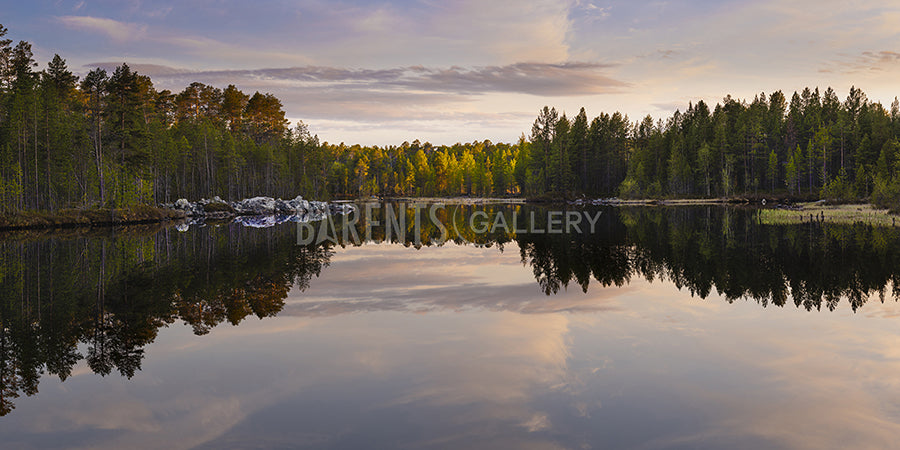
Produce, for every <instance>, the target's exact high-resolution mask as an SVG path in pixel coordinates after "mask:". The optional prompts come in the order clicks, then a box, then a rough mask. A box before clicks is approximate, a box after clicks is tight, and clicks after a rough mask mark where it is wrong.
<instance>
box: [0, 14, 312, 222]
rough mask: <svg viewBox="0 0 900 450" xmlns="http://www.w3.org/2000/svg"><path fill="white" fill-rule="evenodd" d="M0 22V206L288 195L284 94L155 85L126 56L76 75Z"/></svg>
mask: <svg viewBox="0 0 900 450" xmlns="http://www.w3.org/2000/svg"><path fill="white" fill-rule="evenodd" d="M6 32H7V30H6V29H5V28H3V27H2V26H0V210H2V211H5V212H15V211H21V210H26V209H27V210H33V209H42V210H54V209H57V208H61V207H68V206H83V205H100V206H111V207H119V206H125V205H129V204H134V203H150V204H155V203H158V202H164V201H172V200H174V199H176V198H178V197H188V198H199V197H201V196H207V197H211V196H213V195H220V196H223V197H231V198H235V197H244V196H251V195H273V196H286V195H296V191H297V186H301V185H304V184H306V185H309V184H310V183H308V182H307V181H305V180H304V179H302V178H301V175H302V174H303V169H304V167H305V164H306V163H307V162H309V161H308V158H305V156H306V155H307V154H315V153H316V152H314V151H310V152H308V151H307V149H308V148H318V147H319V145H318V142H317V141H316V139H315V138H314V137H313V136H310V134H309V132H308V130H307V128H306V127H305V126H304V125H303V124H302V123H300V124H298V125H297V127H295V128H294V129H292V130H289V129H287V125H288V123H287V120H285V118H284V111H283V110H282V105H281V102H280V101H279V100H278V99H277V98H275V97H274V96H272V95H270V94H261V93H259V92H256V93H254V94H253V95H252V96H250V95H247V94H244V93H243V92H241V91H240V90H238V89H237V88H235V87H234V86H233V85H231V86H228V87H227V88H225V89H224V90H222V89H219V88H215V87H212V86H207V85H204V84H202V83H192V84H191V85H190V86H188V87H187V88H186V89H184V90H183V91H182V92H180V93H177V94H174V93H172V92H170V91H168V90H162V91H158V90H156V89H155V88H154V87H153V83H152V82H151V80H150V78H149V77H147V76H144V75H139V74H138V73H136V72H134V71H132V70H131V69H130V68H129V67H128V65H126V64H123V65H121V66H119V67H118V68H116V69H115V71H114V72H113V73H112V74H108V73H107V72H106V71H105V70H103V69H99V68H98V69H95V70H92V71H91V72H90V73H88V74H87V75H86V76H84V78H83V79H81V80H79V79H78V77H76V76H74V75H73V74H72V72H71V71H70V70H69V69H68V68H67V67H66V63H65V60H63V59H62V58H60V57H59V55H56V56H54V57H53V60H52V61H51V62H50V63H49V64H48V66H47V68H46V69H45V70H42V71H39V72H38V71H36V68H37V64H36V63H35V62H34V58H33V54H32V51H31V44H29V43H28V42H25V41H20V42H19V43H18V44H17V45H15V46H12V41H11V40H9V39H2V38H3V37H4V36H5V34H6Z"/></svg>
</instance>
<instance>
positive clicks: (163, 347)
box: [0, 205, 900, 449]
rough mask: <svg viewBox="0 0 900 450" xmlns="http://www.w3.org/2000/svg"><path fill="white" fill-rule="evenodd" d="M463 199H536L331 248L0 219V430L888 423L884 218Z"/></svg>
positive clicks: (893, 369)
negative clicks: (771, 217) (472, 223)
mask: <svg viewBox="0 0 900 450" xmlns="http://www.w3.org/2000/svg"><path fill="white" fill-rule="evenodd" d="M389 207H391V208H397V205H393V206H390V205H389ZM478 210H483V211H485V212H486V213H487V214H488V217H491V218H493V217H495V214H496V213H498V212H499V213H501V214H508V215H509V214H516V213H522V212H525V211H528V212H530V211H537V212H538V214H537V217H539V218H540V217H543V216H545V211H546V210H543V209H531V208H530V207H525V206H502V205H493V206H484V207H477V206H474V207H466V208H465V209H464V210H463V211H462V212H461V214H460V216H459V217H456V218H454V217H451V215H450V214H443V213H442V215H440V216H439V218H440V219H441V221H442V223H443V224H444V225H445V226H446V228H447V229H448V230H450V232H449V234H450V236H449V237H450V239H452V240H451V241H450V242H447V243H444V244H443V245H440V246H437V245H429V244H430V243H432V242H434V241H436V240H437V239H436V238H435V236H436V235H437V234H439V233H437V231H436V230H435V229H434V228H429V227H428V226H427V225H426V226H425V227H424V228H423V229H422V230H421V231H420V232H419V233H415V232H414V231H415V230H412V229H410V232H409V233H407V235H406V237H405V238H404V239H402V240H401V239H397V238H394V239H393V240H394V241H395V242H384V235H383V234H379V232H378V231H376V232H375V235H374V237H373V239H372V241H369V242H367V243H364V244H362V245H352V243H351V242H345V241H342V240H340V239H339V242H341V243H343V244H344V246H342V245H340V244H337V245H336V244H334V243H332V242H323V243H320V244H318V245H316V244H311V245H307V246H301V245H297V244H296V239H297V235H296V225H295V224H290V223H288V224H283V225H279V226H276V227H272V228H266V229H252V228H246V227H241V226H240V225H237V224H230V225H222V226H218V227H216V226H213V225H211V224H210V225H207V226H204V227H199V226H192V227H190V229H189V230H188V231H186V232H177V231H175V229H174V228H169V229H140V230H129V231H122V230H119V231H116V232H110V231H107V232H103V233H101V234H99V235H90V234H88V235H51V236H31V235H22V236H17V237H14V238H13V237H7V239H6V240H4V241H2V242H0V252H2V253H0V255H2V258H3V264H2V266H0V267H2V273H0V287H2V289H3V291H2V292H3V295H4V296H5V298H4V301H3V304H2V311H0V319H2V323H3V329H2V335H0V388H2V397H0V406H2V409H0V412H2V413H3V416H2V417H0V436H2V441H3V444H2V446H3V447H4V448H54V447H57V448H71V447H80V448H160V447H164V448H216V449H219V448H247V447H251V448H297V447H309V448H640V449H653V448H748V449H758V448H848V447H852V448H885V447H892V446H894V445H895V443H896V438H897V436H900V375H898V374H900V326H898V325H900V318H898V317H897V316H898V314H900V304H898V303H897V302H896V301H895V292H894V286H900V284H898V283H895V281H896V280H898V275H900V229H895V228H871V227H866V226H861V225H857V226H839V225H831V224H821V223H811V224H804V225H793V226H778V225H768V224H765V223H762V222H761V221H760V218H759V215H758V212H757V211H753V210H735V209H724V208H720V207H702V208H679V209H664V208H652V209H651V208H634V209H604V210H597V211H602V215H601V218H602V219H601V220H600V221H599V222H598V224H597V228H596V229H595V232H594V233H588V232H584V233H580V234H560V235H547V234H526V233H520V234H510V233H504V232H502V231H500V230H494V232H493V233H487V234H477V233H473V232H471V230H466V227H465V226H462V229H460V227H459V226H457V227H454V226H453V225H454V223H456V224H457V225H465V224H464V223H463V222H464V219H460V217H469V216H470V215H471V213H472V212H473V211H478ZM578 211H580V210H578ZM592 211H593V210H592ZM335 222H336V223H334V225H336V226H335V229H336V230H340V229H342V228H345V227H346V226H348V225H347V224H346V220H345V219H342V218H338V219H335ZM361 225H362V224H357V225H356V226H357V227H360V226H361ZM544 225H546V224H544Z"/></svg>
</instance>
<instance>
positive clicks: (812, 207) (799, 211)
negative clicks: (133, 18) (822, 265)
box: [0, 197, 900, 232]
mask: <svg viewBox="0 0 900 450" xmlns="http://www.w3.org/2000/svg"><path fill="white" fill-rule="evenodd" d="M367 201H380V202H383V201H387V202H413V203H429V202H431V203H447V204H465V205H486V204H518V205H524V204H538V205H540V204H544V205H552V204H566V205H572V206H613V207H619V206H648V207H652V206H675V207H678V206H743V205H747V206H752V207H758V208H759V209H760V221H761V222H762V223H764V224H770V225H790V224H800V223H809V222H810V221H819V222H828V223H844V224H853V223H867V224H871V225H876V226H897V222H898V220H897V219H900V216H898V215H894V214H890V213H889V212H888V210H887V209H879V208H876V207H875V206H873V205H872V204H870V203H851V204H841V205H827V204H825V202H824V201H817V202H802V203H794V204H792V205H790V206H785V205H783V204H780V203H779V204H775V203H771V204H770V205H771V206H765V205H764V204H762V203H761V202H754V201H751V200H748V199H735V198H713V199H704V198H694V199H639V200H624V199H618V198H611V199H576V200H570V201H564V200H559V201H543V202H536V201H533V200H531V199H527V198H522V197H518V198H497V197H484V198H480V197H449V198H441V197H388V198H363V199H356V200H344V201H339V202H334V203H337V204H340V203H348V202H350V203H363V202H367ZM219 215H223V216H225V217H221V218H231V217H233V216H237V215H245V214H234V213H231V214H227V213H226V214H221V213H215V212H210V213H208V214H207V215H206V216H205V217H206V218H208V219H216V218H219ZM189 219H190V215H189V214H186V212H185V211H182V210H178V209H174V208H160V207H156V206H150V205H135V206H131V207H128V208H100V209H63V210H59V211H54V212H49V211H25V212H21V213H17V214H14V215H10V216H6V217H0V232H14V231H34V230H39V231H52V230H69V229H78V228H97V229H103V228H115V227H120V226H132V225H147V224H161V223H166V222H178V221H183V220H189Z"/></svg>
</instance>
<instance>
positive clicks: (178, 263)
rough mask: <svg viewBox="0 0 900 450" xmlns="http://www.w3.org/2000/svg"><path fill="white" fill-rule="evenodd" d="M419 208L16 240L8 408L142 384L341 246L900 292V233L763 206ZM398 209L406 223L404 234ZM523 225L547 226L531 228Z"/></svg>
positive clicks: (823, 290) (773, 286)
mask: <svg viewBox="0 0 900 450" xmlns="http://www.w3.org/2000/svg"><path fill="white" fill-rule="evenodd" d="M413 206H414V205H411V204H401V203H385V204H381V205H380V208H379V209H378V210H377V212H375V213H374V215H373V219H375V220H378V221H379V223H380V224H379V226H375V227H372V228H371V231H370V233H369V234H368V236H367V235H366V226H367V224H366V219H365V217H364V216H363V211H364V210H365V208H364V207H362V206H361V207H360V209H359V211H358V214H360V215H361V216H363V217H356V218H354V217H353V216H334V217H332V218H330V219H329V221H328V222H323V223H324V224H325V227H321V225H322V223H319V224H315V226H316V228H318V229H327V230H333V231H330V233H331V236H332V237H333V240H327V241H323V242H321V243H318V244H310V245H305V246H304V245H297V239H298V235H297V234H298V233H297V228H296V226H295V225H294V224H285V225H282V226H277V227H273V228H268V229H254V228H245V227H242V226H240V225H238V224H237V223H232V224H228V225H223V226H219V227H215V226H205V227H192V228H191V229H190V230H189V231H188V232H184V233H180V232H177V231H175V230H174V229H173V228H161V229H152V230H146V231H142V232H128V231H123V230H106V231H103V232H101V234H100V235H99V236H97V235H95V236H87V235H85V236H79V235H76V236H69V237H58V236H57V237H54V236H53V235H51V237H37V238H33V239H32V238H27V239H7V240H2V241H0V268H2V271H0V292H2V293H3V296H2V301H0V415H3V414H7V413H9V412H10V411H11V410H12V409H13V408H14V401H15V398H17V397H18V396H20V395H22V394H24V395H34V394H35V393H36V392H37V390H38V382H39V380H40V377H41V375H42V374H44V373H47V374H49V375H53V376H58V377H59V378H60V379H62V380H65V379H66V378H67V377H68V376H69V375H70V374H71V372H72V370H73V368H74V367H75V365H76V364H77V363H78V362H79V361H82V360H85V361H86V362H87V364H88V366H89V368H90V369H91V370H92V371H94V372H95V373H98V374H101V375H107V374H110V373H112V372H114V371H115V372H118V373H120V374H121V375H123V376H126V377H131V376H132V375H134V374H135V372H136V371H138V370H140V367H141V361H142V358H143V353H144V347H146V346H147V345H149V344H150V343H152V342H153V341H154V340H155V339H156V336H157V333H158V330H159V328H161V327H163V326H167V325H169V324H173V323H176V322H179V321H180V322H181V323H184V324H185V325H188V326H190V327H191V328H192V330H193V332H194V333H196V334H198V335H203V334H206V333H208V332H210V330H211V329H212V328H213V327H215V326H217V325H218V324H221V323H224V322H228V323H230V324H233V325H237V324H239V323H241V322H242V321H243V320H244V319H245V318H246V317H248V316H250V315H255V316H257V317H259V318H263V317H270V316H274V315H276V314H278V313H279V312H280V311H281V310H282V308H283V306H284V299H285V298H286V297H287V295H288V293H289V292H290V290H291V289H292V288H296V289H299V290H301V291H302V290H305V289H306V288H307V287H308V286H309V283H310V280H311V278H312V277H313V276H318V275H319V274H320V272H321V271H322V270H324V269H325V268H326V267H327V266H328V265H329V263H330V261H331V258H332V256H333V254H334V252H335V251H336V249H337V247H339V246H348V245H365V243H367V242H392V243H395V244H397V245H404V246H407V247H410V248H413V247H415V248H419V249H421V248H423V247H431V246H437V245H475V246H480V247H496V248H498V249H499V251H504V250H505V249H506V248H508V247H509V244H510V243H513V242H515V244H516V246H517V247H518V249H519V252H520V257H521V260H522V263H523V264H524V265H525V266H526V267H527V268H530V270H531V271H532V272H533V273H534V277H535V280H536V281H537V283H538V287H536V290H537V292H543V293H546V294H547V295H554V294H557V293H559V292H560V291H562V290H565V289H568V288H569V287H570V286H571V287H573V288H574V289H576V290H583V291H585V292H587V291H588V289H589V287H590V285H591V284H594V285H595V288H597V287H598V286H599V287H600V288H603V287H608V286H623V285H625V284H628V283H629V282H631V280H632V279H635V278H638V277H639V278H645V279H648V280H658V279H666V280H670V281H671V282H672V283H674V285H675V286H677V287H678V288H679V289H687V290H689V291H690V292H691V293H692V294H694V295H697V296H698V297H700V298H707V297H708V296H710V295H711V294H712V293H713V292H718V293H720V294H721V295H722V297H723V298H724V299H725V300H726V301H728V302H732V301H735V300H737V299H741V298H744V299H752V300H755V301H757V302H759V303H760V304H761V305H762V306H768V305H775V306H780V307H781V306H786V305H789V304H793V305H796V306H797V307H800V308H804V309H807V310H819V309H822V308H823V307H824V308H825V309H829V310H830V309H834V308H836V307H837V306H838V304H839V302H840V301H842V299H846V300H847V301H848V302H849V306H850V307H851V308H852V309H853V310H854V311H855V310H856V309H858V308H860V307H862V306H863V305H864V304H865V303H866V302H867V301H868V299H869V298H870V297H872V296H877V297H878V298H880V299H881V300H882V301H883V300H884V298H885V296H886V295H890V296H893V297H894V298H897V297H900V289H898V287H900V229H897V228H894V227H871V226H866V225H862V224H859V225H837V224H829V223H820V222H809V223H806V224H802V225H778V226H776V225H765V224H762V223H760V221H759V214H758V211H755V210H746V209H730V208H720V207H681V208H604V209H590V210H575V211H576V212H580V213H590V214H594V215H595V216H594V217H596V213H597V212H600V213H601V214H600V216H599V219H598V220H597V221H596V226H595V229H594V232H593V233H591V232H590V231H589V229H588V228H587V227H582V229H581V232H580V233H568V234H566V233H563V234H547V233H540V232H539V233H530V232H529V233H516V232H514V231H513V230H514V229H513V228H506V229H504V228H502V227H487V228H485V227H484V225H485V224H493V223H500V221H499V220H498V219H496V217H498V215H500V216H503V217H504V218H505V219H504V220H503V222H504V223H507V224H512V223H513V219H512V216H513V215H518V216H519V217H520V218H525V217H527V218H529V220H530V218H531V217H534V220H535V222H536V223H535V224H534V227H533V228H536V229H538V230H547V229H549V228H548V225H549V224H548V223H547V220H548V215H547V212H548V210H547V209H545V208H541V207H534V206H526V205H509V204H506V205H503V204H495V205H459V206H456V205H447V206H446V207H444V208H442V209H440V210H439V211H436V213H435V215H434V216H435V217H436V218H437V220H438V222H439V223H440V225H438V223H435V222H434V221H432V220H431V218H430V210H429V209H428V208H416V207H413ZM388 210H390V216H392V217H395V218H396V219H397V220H396V223H397V224H398V227H395V228H394V229H392V230H391V231H387V227H385V224H386V223H387V222H388V221H387V220H385V218H386V217H387V216H386V214H388V213H387V211H388ZM476 212H483V213H484V215H483V216H482V217H483V220H480V223H479V222H474V223H475V224H476V225H477V227H476V228H474V229H473V228H472V226H471V225H472V224H473V222H472V221H470V220H469V219H470V218H471V217H473V214H475V213H476ZM532 213H534V214H533V215H532ZM417 214H418V215H420V220H419V225H418V226H417V225H416V220H415V216H416V215H417ZM517 227H518V228H519V229H526V228H530V227H531V224H527V223H525V222H524V221H523V220H520V221H519V224H518V226H517ZM351 229H352V230H351ZM479 229H480V230H482V231H483V232H482V231H479ZM353 232H355V233H356V234H355V235H354V234H353ZM25 236H30V235H25ZM345 236H346V238H345ZM354 236H356V237H358V238H356V237H354ZM412 251H415V250H412ZM888 289H891V290H892V292H887V290H888ZM423 300H427V299H423ZM481 300H482V299H476V298H473V299H464V298H463V299H460V298H455V297H454V298H453V303H452V304H448V305H442V304H440V303H439V302H438V303H432V304H430V305H431V306H432V307H445V308H447V309H451V310H455V309H458V308H460V307H465V306H467V305H471V306H470V307H481V306H482V304H483V303H480V302H481ZM387 303H389V305H388V306H387V307H389V308H392V310H394V309H395V308H396V307H397V305H396V302H394V301H391V302H387ZM351 306H352V305H350V306H348V307H351ZM361 307H363V308H367V310H371V309H372V308H376V307H377V305H373V304H370V303H366V304H365V305H362V306H361ZM494 307H503V306H502V305H499V306H498V305H494ZM509 307H512V306H509ZM325 309H327V308H325ZM312 312H313V313H316V314H321V310H319V309H316V310H315V311H312ZM79 349H81V350H79Z"/></svg>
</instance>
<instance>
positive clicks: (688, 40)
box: [0, 0, 900, 145]
mask: <svg viewBox="0 0 900 450" xmlns="http://www.w3.org/2000/svg"><path fill="white" fill-rule="evenodd" d="M3 3H5V4H4V5H2V8H0V24H2V25H4V26H5V27H6V28H8V29H9V34H8V35H7V37H8V38H12V39H14V40H16V41H18V40H26V41H28V42H31V43H32V45H33V49H34V51H35V57H36V58H35V59H36V60H37V61H38V62H39V64H40V68H45V67H46V63H47V62H48V61H49V60H50V59H51V58H52V56H53V54H54V53H58V54H59V55H60V56H62V57H63V58H65V59H66V60H67V62H68V65H69V67H70V69H72V70H73V71H74V72H75V73H76V74H82V75H83V74H84V73H86V72H87V71H88V70H90V69H91V68H93V67H105V68H107V69H112V68H114V67H115V66H116V65H118V64H120V63H122V62H127V63H128V64H129V65H130V66H131V67H132V68H133V69H135V70H136V71H138V72H139V73H142V74H145V75H149V76H150V77H151V78H152V79H153V82H154V85H155V86H156V87H157V89H170V90H172V91H175V92H177V91H180V90H182V89H184V88H185V87H186V86H187V85H188V84H190V83H191V82H193V81H199V82H202V83H205V84H210V85H213V86H216V87H221V88H224V87H225V86H227V85H228V84H235V85H236V86H237V87H238V88H240V89H241V90H243V91H244V92H246V93H250V94H252V93H253V92H255V91H260V92H263V93H266V92H269V93H272V94H274V95H275V96H277V97H278V98H279V99H281V100H282V102H283V104H284V109H285V112H286V115H287V117H288V119H290V120H291V121H292V122H294V123H296V121H298V120H302V121H303V122H304V123H306V124H307V125H308V126H309V128H310V131H311V132H312V133H314V134H317V135H318V136H319V138H320V140H322V141H327V142H331V143H339V142H345V143H347V144H356V143H359V144H363V145H396V144H400V143H402V142H403V141H412V140H414V139H419V140H420V141H421V142H431V143H433V144H435V145H440V144H453V143H456V142H471V141H475V140H484V139H490V140H491V141H493V142H514V141H515V140H517V139H518V137H519V136H520V135H521V134H522V133H525V135H526V136H527V135H529V134H530V130H531V124H532V123H533V121H534V119H535V118H536V117H537V114H538V111H539V110H540V109H541V108H542V107H543V106H545V105H547V106H552V107H555V108H557V109H559V110H561V111H563V112H565V113H566V114H567V115H568V116H570V117H571V116H574V115H576V114H577V113H578V111H579V109H580V108H581V107H584V108H585V110H586V112H587V114H588V117H589V118H592V117H595V116H597V115H599V114H600V113H602V112H606V113H612V112H615V111H620V112H622V113H624V114H627V115H628V117H629V118H630V119H631V120H632V121H637V120H640V119H641V118H643V117H644V116H646V115H648V114H649V115H651V116H652V117H653V118H654V119H659V118H667V117H669V116H671V115H672V113H673V112H674V111H675V110H676V109H681V110H684V109H686V108H687V106H688V103H689V102H694V103H696V102H697V101H698V100H701V99H702V100H704V101H706V102H707V103H709V104H710V105H715V104H716V103H718V102H720V101H721V99H722V98H723V97H725V96H726V95H731V96H732V97H734V98H738V99H746V100H752V98H753V97H754V96H755V95H757V94H759V93H761V92H765V93H767V94H768V93H771V92H774V91H776V90H782V91H784V92H785V93H786V95H787V97H788V98H790V95H791V94H792V93H793V91H796V90H802V89H803V88H804V87H806V86H810V87H816V86H818V87H820V88H821V89H822V90H824V89H825V88H827V87H829V86H830V87H833V88H834V89H835V91H836V92H837V93H838V96H839V97H841V98H842V99H843V98H845V97H846V96H847V93H848V92H849V89H850V87H851V86H856V87H858V88H861V89H862V90H863V91H864V92H865V93H866V95H867V97H868V98H869V99H870V100H872V101H880V102H882V103H883V104H885V105H889V104H890V103H891V101H892V100H893V99H894V97H895V96H898V95H900V83H898V82H897V81H896V80H897V79H898V76H897V75H898V74H900V39H898V37H900V36H898V35H900V3H898V2H896V1H876V0H859V1H854V2H846V1H832V0H796V1H791V0H759V1H749V0H740V1H739V0H715V1H711V0H698V1H687V0H682V1H678V0H664V1H647V2H642V1H628V0H614V1H602V0H561V1H548V0H492V1H480V0H443V1H438V0H385V1H378V2H369V1H355V0H343V1H340V0H339V1H325V0H296V1H286V0H282V1H274V0H259V1H253V2H247V1H240V0H179V1H170V0H160V1H152V2H151V1H142V0H125V1H123V0H115V1H112V0H56V1H35V2H24V1H16V2H14V1H10V0H3Z"/></svg>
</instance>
